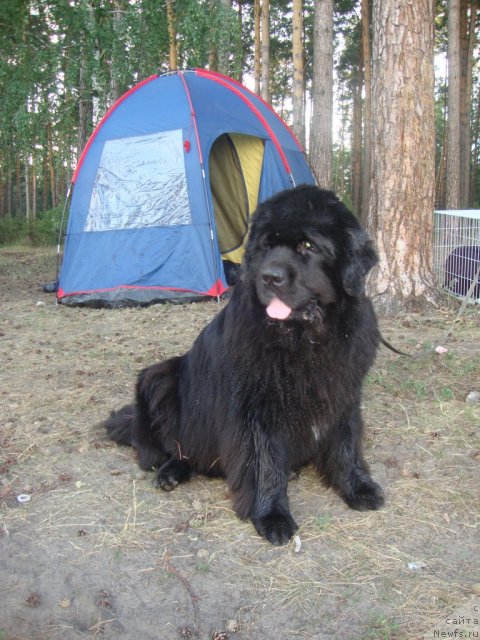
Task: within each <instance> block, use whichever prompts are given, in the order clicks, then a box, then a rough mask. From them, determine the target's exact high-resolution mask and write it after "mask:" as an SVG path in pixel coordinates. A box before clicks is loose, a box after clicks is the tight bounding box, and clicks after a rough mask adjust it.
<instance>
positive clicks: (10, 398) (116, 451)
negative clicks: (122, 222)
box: [0, 248, 480, 640]
mask: <svg viewBox="0 0 480 640" xmlns="http://www.w3.org/2000/svg"><path fill="white" fill-rule="evenodd" d="M54 263H55V259H54V256H53V254H52V252H51V251H49V250H48V251H47V250H25V249H14V248H9V249H5V248H3V249H1V250H0V359H1V360H0V362H1V367H0V410H1V412H0V416H1V417H0V444H1V448H0V513H1V520H0V550H1V551H0V640H20V639H21V640H73V639H77V638H94V637H102V638H104V639H105V640H176V639H179V638H199V639H201V640H210V639H217V640H219V639H221V638H231V639H232V640H261V639H266V640H289V639H291V638H301V639H315V640H326V639H329V640H331V639H334V640H337V639H338V640H380V639H384V640H386V639H397V640H398V639H401V640H410V639H411V640H418V639H423V638H435V637H460V638H461V637H465V638H467V637H471V638H478V637H480V624H479V620H478V619H479V618H480V549H479V542H480V535H479V496H480V473H479V472H480V402H478V401H475V399H474V397H473V398H472V397H471V396H469V398H468V401H467V396H468V394H471V392H475V391H476V392H480V310H479V307H478V306H477V307H472V306H471V307H469V308H468V309H467V310H466V312H465V313H464V314H463V315H462V316H461V317H460V320H459V321H458V322H456V323H455V322H454V320H455V316H456V314H457V311H458V305H456V304H455V305H452V304H450V305H449V306H446V307H445V308H444V309H440V310H435V311H433V310H432V312H431V313H429V314H428V316H426V315H416V314H411V315H408V316H407V315H405V316H402V317H401V318H397V319H395V320H382V321H381V326H382V331H383V334H384V336H385V337H386V338H387V340H389V341H390V342H391V343H393V344H395V345H396V346H397V347H398V348H400V349H402V350H405V351H408V352H410V353H412V354H414V357H413V358H406V357H402V356H398V355H396V354H394V353H391V352H390V351H388V350H386V349H384V348H382V349H381V351H380V353H379V356H378V359H377V362H376V364H375V366H374V368H373V370H372V372H371V374H370V376H369V380H368V384H367V386H366V389H365V397H364V405H365V407H364V413H365V421H366V442H365V453H366V457H367V460H368V461H369V463H370V465H371V469H372V473H373V476H374V478H375V479H376V480H377V481H378V482H380V483H381V484H382V485H383V487H384V489H385V492H386V496H387V506H386V507H385V508H384V509H383V510H381V511H380V512H371V513H358V512H354V511H352V510H349V509H348V507H347V506H346V505H344V503H343V502H342V501H341V500H340V499H339V498H338V497H337V496H336V495H335V494H334V493H333V492H331V491H329V490H327V489H325V488H324V487H323V486H322V485H321V483H320V482H319V481H318V478H317V477H316V475H315V473H314V471H313V470H312V469H306V470H304V472H303V473H302V474H301V476H300V478H299V479H298V480H293V481H292V482H291V483H290V486H289V496H290V502H291V508H292V513H293V516H294V517H295V519H296V521H297V522H298V523H299V524H300V531H299V537H298V538H297V539H296V540H294V541H292V542H291V544H289V545H287V546H285V547H280V548H278V547H273V546H271V545H269V544H268V543H267V542H265V541H264V540H263V539H261V538H260V537H259V536H258V535H257V534H256V533H255V531H254V529H253V527H252V525H251V524H250V523H248V522H246V523H245V522H241V521H239V520H238V518H237V517H236V516H235V514H234V513H233V511H232V506H231V503H230V501H229V499H228V496H227V492H226V488H225V484H224V482H223V481H222V480H212V479H206V478H202V477H199V478H196V479H194V480H192V481H191V482H190V483H188V484H186V485H182V486H180V487H179V488H178V489H176V490H175V491H174V492H173V493H170V494H167V493H164V492H162V491H159V490H157V489H155V488H154V487H153V485H152V483H151V480H152V474H149V473H144V472H142V471H141V470H140V469H139V467H138V466H137V464H136V462H135V457H134V452H133V451H132V450H131V449H128V448H121V447H117V446H116V445H114V444H113V443H110V442H109V441H107V440H106V439H105V436H104V434H103V433H102V431H101V430H100V429H99V427H98V423H99V421H100V420H102V419H103V418H105V417H106V415H107V413H108V411H109V410H110V408H113V407H118V406H119V405H121V404H122V403H123V402H125V401H128V400H130V399H131V397H132V391H133V386H134V379H135V375H136V373H137V371H138V370H140V369H141V368H142V367H144V366H147V365H149V364H151V363H153V362H154V361H157V360H159V359H161V358H165V357H169V356H172V355H175V354H180V353H182V352H183V351H184V350H186V349H188V347H189V346H190V345H191V343H192V341H193V339H194V337H195V336H196V335H197V333H198V332H199V330H200V329H201V328H202V327H203V326H204V325H205V324H206V323H207V322H208V321H209V320H210V319H211V318H212V317H213V316H214V315H215V313H216V312H217V311H218V309H219V307H218V305H217V303H215V302H204V303H197V304H187V305H181V306H176V305H171V304H167V305H157V306H153V307H150V308H145V309H124V310H92V309H80V308H68V307H63V306H58V305H56V304H55V300H54V296H53V295H52V294H45V293H43V292H42V291H41V289H40V286H39V285H40V284H41V283H42V282H45V281H47V280H51V279H53V278H54V274H55V267H54ZM449 330H451V331H452V333H451V336H450V337H449V339H446V338H445V336H446V334H447V332H448V331H449ZM437 346H444V347H446V348H447V349H448V351H447V352H446V353H435V351H434V349H435V348H436V347H437ZM455 629H457V635H456V636H455V635H448V634H453V633H454V632H455ZM460 633H462V634H465V635H459V634H460ZM442 634H444V635H442ZM467 634H470V635H467Z"/></svg>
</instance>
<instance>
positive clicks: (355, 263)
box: [342, 226, 378, 296]
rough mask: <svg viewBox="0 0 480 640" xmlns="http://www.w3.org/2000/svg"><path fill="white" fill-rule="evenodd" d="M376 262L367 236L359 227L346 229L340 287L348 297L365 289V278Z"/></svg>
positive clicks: (376, 257)
mask: <svg viewBox="0 0 480 640" xmlns="http://www.w3.org/2000/svg"><path fill="white" fill-rule="evenodd" d="M377 262H378V256H377V253H376V251H375V249H374V246H373V243H372V241H371V240H370V237H369V236H368V234H367V233H366V232H365V231H364V230H363V229H362V228H361V227H360V226H359V227H355V228H349V229H347V245H346V250H345V255H344V259H343V265H342V285H343V288H344V290H345V291H346V293H348V295H349V296H359V295H360V294H362V293H363V291H364V289H365V276H366V275H367V273H368V272H369V271H370V269H371V268H372V267H374V266H375V265H376V264H377Z"/></svg>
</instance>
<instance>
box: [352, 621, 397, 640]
mask: <svg viewBox="0 0 480 640" xmlns="http://www.w3.org/2000/svg"><path fill="white" fill-rule="evenodd" d="M399 629H400V626H399V624H398V623H397V622H395V620H390V619H389V618H387V617H383V616H381V615H380V616H377V615H375V616H372V618H371V619H370V621H369V622H368V626H367V629H366V630H365V633H363V634H362V635H361V636H360V638H359V639H358V640H393V638H398V636H397V635H396V634H397V632H398V631H399Z"/></svg>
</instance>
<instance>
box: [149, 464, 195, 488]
mask: <svg viewBox="0 0 480 640" xmlns="http://www.w3.org/2000/svg"><path fill="white" fill-rule="evenodd" d="M190 476H191V469H190V466H189V464H188V463H187V462H184V461H183V460H168V461H167V462H165V463H164V464H162V466H161V467H160V469H159V470H158V471H157V475H156V477H155V485H156V486H157V487H160V489H163V490H164V491H173V489H175V487H176V486H178V485H179V484H180V483H181V482H185V481H186V480H188V479H189V478H190Z"/></svg>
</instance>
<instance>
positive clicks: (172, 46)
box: [167, 0, 178, 71]
mask: <svg viewBox="0 0 480 640" xmlns="http://www.w3.org/2000/svg"><path fill="white" fill-rule="evenodd" d="M173 2H174V0H167V24H168V42H169V59H168V66H169V68H170V71H176V70H177V69H178V53H177V30H176V26H175V21H176V20H175V9H174V7H173Z"/></svg>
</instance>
